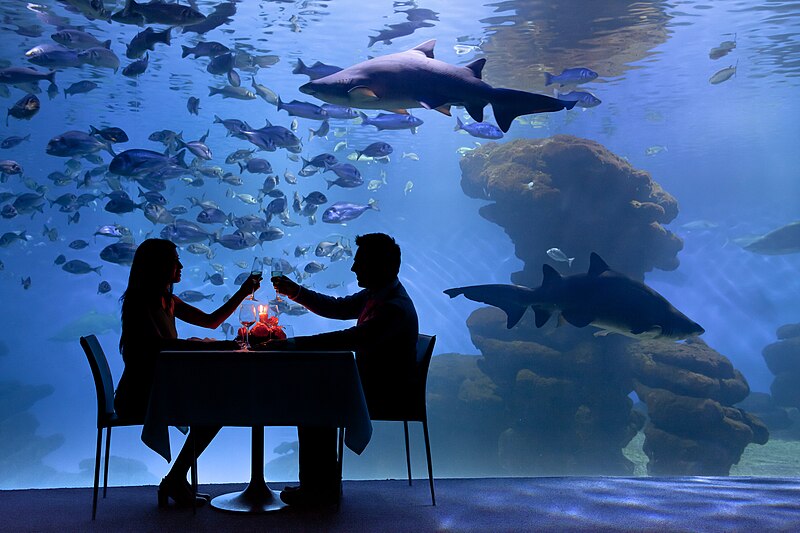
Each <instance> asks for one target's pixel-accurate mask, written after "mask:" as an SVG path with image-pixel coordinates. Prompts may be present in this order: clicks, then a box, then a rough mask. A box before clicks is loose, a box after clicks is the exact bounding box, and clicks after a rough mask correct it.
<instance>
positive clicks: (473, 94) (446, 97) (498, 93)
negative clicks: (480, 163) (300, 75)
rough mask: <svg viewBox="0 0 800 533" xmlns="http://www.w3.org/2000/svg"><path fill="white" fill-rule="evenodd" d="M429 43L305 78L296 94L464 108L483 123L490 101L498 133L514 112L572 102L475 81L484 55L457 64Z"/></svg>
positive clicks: (354, 102) (356, 103)
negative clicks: (438, 56)
mask: <svg viewBox="0 0 800 533" xmlns="http://www.w3.org/2000/svg"><path fill="white" fill-rule="evenodd" d="M435 45H436V40H435V39H431V40H429V41H425V42H424V43H422V44H420V45H419V46H416V47H414V48H412V49H410V50H406V51H404V52H398V53H395V54H388V55H385V56H380V57H375V58H372V59H368V60H367V61H362V62H361V63H357V64H355V65H352V66H350V67H347V68H345V69H342V70H340V71H338V72H334V73H333V74H330V75H328V76H324V77H322V78H318V79H316V80H311V81H309V82H308V83H306V84H304V85H302V86H300V92H302V93H304V94H308V95H311V96H314V97H316V98H319V99H320V100H323V101H325V102H328V103H330V104H336V105H342V106H348V107H354V108H359V109H383V110H386V111H392V112H405V110H406V109H409V108H418V107H423V108H426V109H435V110H437V111H439V112H441V113H444V114H446V115H448V116H449V115H450V107H451V106H454V105H455V106H464V108H466V110H467V113H469V115H470V117H472V118H473V120H475V121H476V122H483V108H484V107H486V105H487V104H491V106H492V110H493V111H494V118H495V120H496V121H497V125H498V126H499V127H500V129H501V130H503V132H507V131H508V129H509V128H510V127H511V122H512V121H513V120H514V119H515V118H516V117H518V116H520V115H529V114H532V113H547V112H552V111H560V110H562V109H572V107H573V106H575V102H574V101H566V100H559V99H557V98H553V97H550V96H546V95H543V94H536V93H529V92H525V91H518V90H515V89H503V88H495V87H492V86H491V85H489V84H488V83H485V82H484V81H483V80H482V79H481V73H482V71H483V66H484V65H485V64H486V58H480V59H476V60H475V61H473V62H471V63H469V64H468V65H466V66H463V67H461V66H457V65H450V64H448V63H445V62H444V61H439V60H437V59H435V58H434V56H433V48H434V46H435Z"/></svg>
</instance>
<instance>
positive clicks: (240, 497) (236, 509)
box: [211, 483, 286, 513]
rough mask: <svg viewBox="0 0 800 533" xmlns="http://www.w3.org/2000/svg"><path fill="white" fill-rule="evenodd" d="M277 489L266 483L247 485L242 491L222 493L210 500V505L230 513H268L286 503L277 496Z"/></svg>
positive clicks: (278, 509)
mask: <svg viewBox="0 0 800 533" xmlns="http://www.w3.org/2000/svg"><path fill="white" fill-rule="evenodd" d="M278 494H279V493H278V491H276V490H272V489H270V488H269V487H268V486H267V485H266V483H262V485H261V486H259V485H258V483H256V484H255V485H253V484H252V483H251V484H249V485H247V488H246V489H244V490H243V491H242V492H231V493H230V494H223V495H221V496H217V497H216V498H214V499H213V500H211V507H213V508H214V509H219V510H220V511H229V512H232V513H269V512H272V511H280V510H281V509H283V508H284V507H286V504H285V503H283V502H282V501H281V499H280V498H279V497H278Z"/></svg>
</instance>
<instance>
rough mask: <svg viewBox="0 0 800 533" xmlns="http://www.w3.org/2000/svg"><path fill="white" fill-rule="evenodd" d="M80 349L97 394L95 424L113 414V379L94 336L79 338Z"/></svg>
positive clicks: (101, 349) (104, 355) (104, 356)
mask: <svg viewBox="0 0 800 533" xmlns="http://www.w3.org/2000/svg"><path fill="white" fill-rule="evenodd" d="M81 347H82V348H83V351H84V352H86V358H87V359H88V360H89V367H90V368H91V369H92V377H93V378H94V388H95V391H96V392H97V423H98V427H99V425H100V424H101V421H102V420H104V419H107V418H108V417H109V416H111V415H113V414H114V379H113V378H112V377H111V369H110V368H109V367H108V360H107V359H106V354H105V352H104V351H103V348H102V346H100V342H99V341H98V340H97V337H96V336H95V335H88V336H86V337H81Z"/></svg>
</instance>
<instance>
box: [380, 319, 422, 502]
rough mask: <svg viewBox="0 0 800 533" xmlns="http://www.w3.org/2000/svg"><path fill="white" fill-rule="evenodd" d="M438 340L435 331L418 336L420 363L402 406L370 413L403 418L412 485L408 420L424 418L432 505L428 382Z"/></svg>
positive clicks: (382, 418) (388, 418)
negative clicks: (427, 400)
mask: <svg viewBox="0 0 800 533" xmlns="http://www.w3.org/2000/svg"><path fill="white" fill-rule="evenodd" d="M435 343H436V335H423V334H420V335H419V337H418V338H417V366H416V369H415V372H414V375H413V376H412V378H411V382H410V383H409V386H408V390H407V394H408V396H407V398H405V399H404V401H403V402H402V405H403V407H402V409H401V410H400V411H393V412H386V413H383V412H377V413H370V418H371V419H372V420H378V421H391V422H403V429H404V431H405V439H406V467H407V469H408V484H409V485H411V454H410V453H409V446H408V423H409V422H422V432H423V435H424V437H425V454H426V456H427V459H428V482H429V483H430V486H431V503H432V504H433V505H436V495H435V493H434V490H433V467H432V465H431V442H430V438H429V437H428V409H427V406H426V403H425V388H426V385H427V382H428V367H429V366H430V363H431V357H432V356H433V346H434V344H435Z"/></svg>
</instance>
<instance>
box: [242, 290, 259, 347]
mask: <svg viewBox="0 0 800 533" xmlns="http://www.w3.org/2000/svg"><path fill="white" fill-rule="evenodd" d="M256 320H258V304H257V303H256V302H255V300H245V301H243V302H242V305H241V307H239V322H240V323H241V324H242V326H244V345H243V346H242V348H244V349H248V348H250V327H251V326H252V325H253V324H255V323H256Z"/></svg>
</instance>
